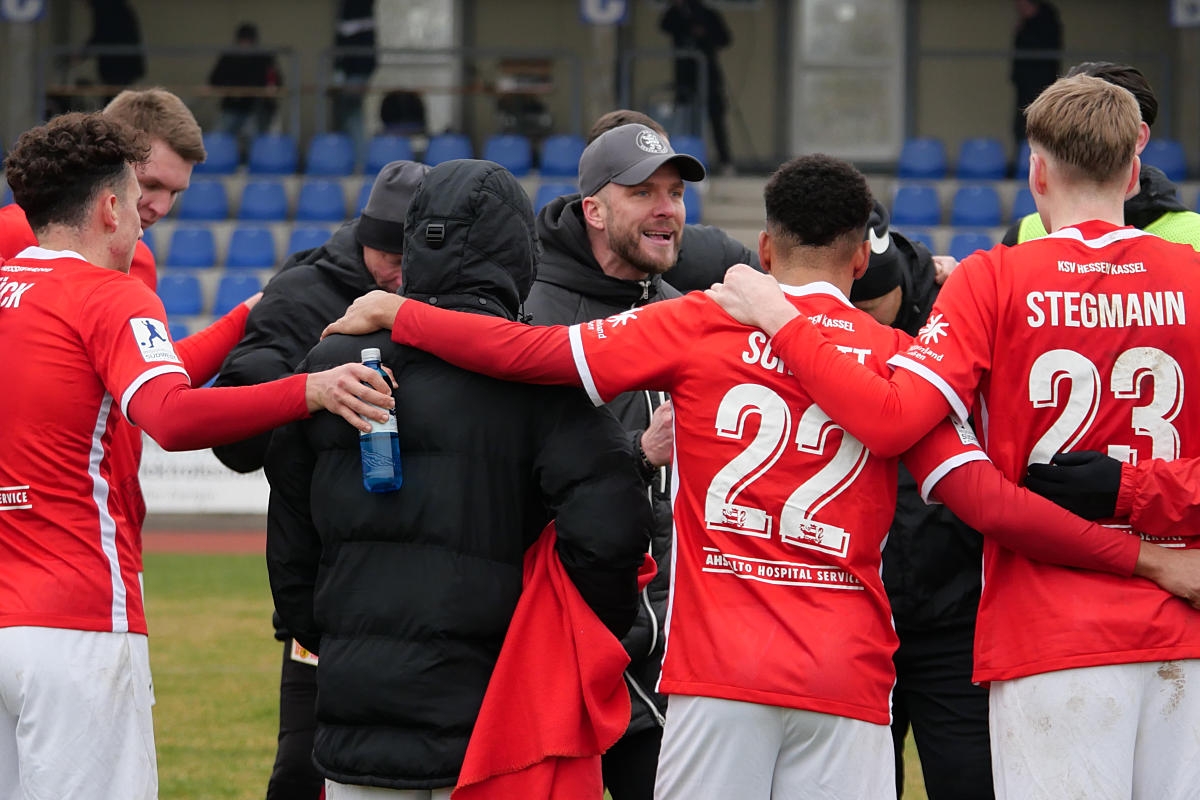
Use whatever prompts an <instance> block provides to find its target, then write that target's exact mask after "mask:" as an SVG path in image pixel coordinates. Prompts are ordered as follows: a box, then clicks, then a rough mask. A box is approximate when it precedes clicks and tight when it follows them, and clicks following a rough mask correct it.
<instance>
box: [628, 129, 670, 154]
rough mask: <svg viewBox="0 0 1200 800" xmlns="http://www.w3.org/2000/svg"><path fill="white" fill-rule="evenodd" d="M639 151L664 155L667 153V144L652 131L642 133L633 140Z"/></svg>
mask: <svg viewBox="0 0 1200 800" xmlns="http://www.w3.org/2000/svg"><path fill="white" fill-rule="evenodd" d="M634 142H636V143H637V146H638V149H639V150H644V151H645V152H647V153H665V152H667V151H668V149H669V148H668V147H667V143H666V142H664V141H663V140H662V137H661V136H659V135H658V134H657V133H655V132H654V131H642V132H641V133H639V134H638V135H637V138H636V139H634Z"/></svg>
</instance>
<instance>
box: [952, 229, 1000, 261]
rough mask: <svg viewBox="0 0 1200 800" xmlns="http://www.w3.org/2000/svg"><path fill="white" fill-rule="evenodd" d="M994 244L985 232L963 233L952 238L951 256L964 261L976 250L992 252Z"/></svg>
mask: <svg viewBox="0 0 1200 800" xmlns="http://www.w3.org/2000/svg"><path fill="white" fill-rule="evenodd" d="M994 244H995V242H994V241H992V237H991V236H989V235H988V234H986V233H984V232H983V231H963V232H961V233H956V234H954V235H953V236H951V237H950V255H952V256H954V257H955V258H956V259H958V260H959V261H962V260H963V259H964V258H966V257H967V256H969V255H971V253H974V252H975V251H976V250H990V249H991V248H992V246H993V245H994Z"/></svg>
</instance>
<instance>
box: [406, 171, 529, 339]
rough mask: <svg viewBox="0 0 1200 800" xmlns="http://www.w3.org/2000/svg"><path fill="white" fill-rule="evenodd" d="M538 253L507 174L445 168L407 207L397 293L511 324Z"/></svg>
mask: <svg viewBox="0 0 1200 800" xmlns="http://www.w3.org/2000/svg"><path fill="white" fill-rule="evenodd" d="M539 252H540V247H539V245H538V237H537V231H536V230H535V228H534V222H533V207H532V205H531V204H530V202H529V196H528V195H526V194H525V190H524V189H522V188H521V184H520V183H519V182H518V181H517V179H516V178H515V177H513V175H512V173H511V172H509V171H508V170H506V169H504V167H501V166H500V165H499V164H495V163H493V162H491V161H476V160H468V159H460V160H455V161H447V162H445V163H443V164H439V165H438V166H436V167H434V168H433V169H431V170H430V171H429V173H428V174H426V176H425V179H424V180H423V181H422V182H421V186H420V188H419V189H417V193H416V194H415V195H414V196H413V200H412V204H411V205H409V207H408V216H407V217H406V218H405V221H404V285H403V286H402V287H401V289H400V293H401V294H403V295H404V296H405V297H411V298H413V299H416V300H422V301H424V302H427V303H430V304H432V305H437V306H441V307H443V308H453V309H457V310H459V311H474V312H477V313H482V314H492V315H494V316H502V317H506V318H508V319H511V320H515V319H517V318H518V317H519V316H520V308H521V303H522V302H524V300H525V297H526V296H527V295H528V294H529V288H530V287H531V286H532V285H533V278H534V276H535V275H536V273H537V263H538V257H539Z"/></svg>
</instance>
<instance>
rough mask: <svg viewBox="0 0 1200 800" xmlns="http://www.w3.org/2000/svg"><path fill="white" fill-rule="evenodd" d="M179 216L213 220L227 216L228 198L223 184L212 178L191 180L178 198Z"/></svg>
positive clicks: (181, 217)
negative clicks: (189, 184) (190, 183)
mask: <svg viewBox="0 0 1200 800" xmlns="http://www.w3.org/2000/svg"><path fill="white" fill-rule="evenodd" d="M179 218H180V219H190V220H205V221H215V220H221V219H228V218H229V199H228V198H227V197H226V196H225V184H224V183H222V182H221V181H220V180H216V179H213V178H199V179H197V180H194V181H192V185H191V186H189V187H188V188H187V191H185V192H184V193H183V196H182V197H180V198H179Z"/></svg>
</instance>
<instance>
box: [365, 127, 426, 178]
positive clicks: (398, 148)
mask: <svg viewBox="0 0 1200 800" xmlns="http://www.w3.org/2000/svg"><path fill="white" fill-rule="evenodd" d="M415 160H416V158H415V157H414V156H413V149H412V145H411V144H410V143H409V141H408V137H407V136H393V135H390V134H380V135H378V136H375V137H373V138H372V139H371V141H370V142H369V143H368V144H367V158H366V163H365V164H363V174H364V175H378V174H379V170H381V169H383V167H384V165H386V164H389V163H391V162H393V161H415Z"/></svg>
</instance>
